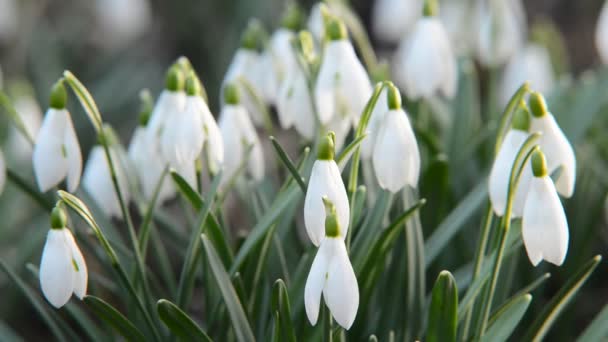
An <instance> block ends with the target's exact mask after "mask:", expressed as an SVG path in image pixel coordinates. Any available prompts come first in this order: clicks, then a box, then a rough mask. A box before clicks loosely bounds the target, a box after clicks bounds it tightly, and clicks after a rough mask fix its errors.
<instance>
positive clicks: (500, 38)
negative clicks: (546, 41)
mask: <svg viewBox="0 0 608 342" xmlns="http://www.w3.org/2000/svg"><path fill="white" fill-rule="evenodd" d="M474 20H475V21H476V33H477V41H476V48H477V57H478V58H479V61H480V62H481V63H482V64H483V65H485V66H488V67H496V66H498V65H501V64H503V63H505V62H506V61H507V60H508V59H509V58H510V57H511V56H513V54H515V52H516V51H517V50H518V49H519V48H520V47H521V46H522V45H523V43H524V37H525V28H526V18H525V14H524V9H523V6H522V4H521V1H520V0H489V1H488V0H477V9H476V13H475V18H474Z"/></svg>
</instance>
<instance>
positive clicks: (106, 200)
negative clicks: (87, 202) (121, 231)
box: [82, 145, 126, 217]
mask: <svg viewBox="0 0 608 342" xmlns="http://www.w3.org/2000/svg"><path fill="white" fill-rule="evenodd" d="M111 153H112V152H111ZM112 159H113V160H114V161H118V158H117V157H116V156H114V155H113V156H112ZM115 166H116V167H117V168H118V163H116V165H115ZM116 176H117V177H118V179H119V184H122V185H124V183H123V182H122V181H121V177H122V176H124V173H122V172H120V171H119V170H118V169H117V175H116ZM82 183H83V186H84V188H85V190H86V191H87V192H88V193H89V194H90V195H91V197H93V199H94V200H95V203H97V205H98V206H99V208H100V209H101V210H102V211H103V212H104V213H105V214H106V215H108V216H115V217H122V212H121V209H120V203H119V202H118V196H116V193H115V192H114V185H113V183H112V178H111V176H110V171H109V169H108V162H107V160H106V156H105V152H104V150H103V148H102V147H101V146H99V145H96V146H95V147H93V149H92V150H91V152H90V153H89V159H88V160H87V165H86V167H85V170H84V175H83V179H82ZM122 185H121V189H126V188H125V186H122ZM125 200H126V199H125Z"/></svg>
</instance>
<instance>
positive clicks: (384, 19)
mask: <svg viewBox="0 0 608 342" xmlns="http://www.w3.org/2000/svg"><path fill="white" fill-rule="evenodd" d="M422 4H423V1H422V0H378V1H375V2H374V6H373V7H372V31H373V32H374V35H375V36H376V37H377V38H378V39H380V40H382V41H383V42H386V43H397V42H398V41H399V40H401V39H402V38H403V37H405V36H406V35H407V34H408V32H409V31H410V30H411V29H412V27H413V26H414V24H416V21H417V20H418V18H420V15H421V14H422Z"/></svg>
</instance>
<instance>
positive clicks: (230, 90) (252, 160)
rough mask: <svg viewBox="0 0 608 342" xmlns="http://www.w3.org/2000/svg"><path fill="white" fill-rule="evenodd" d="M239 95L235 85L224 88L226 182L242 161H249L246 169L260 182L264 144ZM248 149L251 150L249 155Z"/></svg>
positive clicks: (222, 116)
mask: <svg viewBox="0 0 608 342" xmlns="http://www.w3.org/2000/svg"><path fill="white" fill-rule="evenodd" d="M239 95H240V94H239V90H238V88H237V87H236V86H235V85H233V84H228V85H226V86H225V87H224V106H223V108H222V111H221V113H220V122H219V127H220V132H221V133H222V139H223V140H224V151H225V153H224V166H223V170H224V173H223V175H222V183H223V184H226V183H225V182H227V181H229V180H230V179H231V178H232V177H233V176H234V175H235V173H236V172H237V171H238V169H239V168H240V167H241V165H242V164H243V163H246V170H247V171H248V173H249V174H250V176H251V177H252V178H253V180H255V181H256V182H259V181H261V180H262V179H263V178H264V154H263V150H262V145H261V143H260V139H259V138H258V135H257V132H256V131H255V127H254V126H253V123H252V122H251V120H250V119H249V115H248V113H247V109H245V107H244V106H243V105H241V102H240V96H239ZM249 149H251V152H250V154H249V155H247V152H248V150H249ZM246 158H248V160H246Z"/></svg>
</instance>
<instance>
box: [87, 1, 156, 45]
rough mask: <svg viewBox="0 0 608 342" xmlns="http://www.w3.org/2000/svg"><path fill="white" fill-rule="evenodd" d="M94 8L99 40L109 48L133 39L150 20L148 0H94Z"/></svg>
mask: <svg viewBox="0 0 608 342" xmlns="http://www.w3.org/2000/svg"><path fill="white" fill-rule="evenodd" d="M95 10H96V12H95V15H96V18H97V21H98V23H99V25H100V29H101V31H102V34H101V35H100V36H101V37H103V39H102V40H100V42H101V43H102V44H103V45H108V46H109V47H111V48H114V47H121V46H124V45H125V44H127V43H129V42H131V41H133V39H135V38H137V37H138V36H140V35H141V34H142V33H144V32H145V31H146V29H147V28H148V26H150V23H151V22H152V11H151V9H150V4H149V3H148V0H96V1H95Z"/></svg>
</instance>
